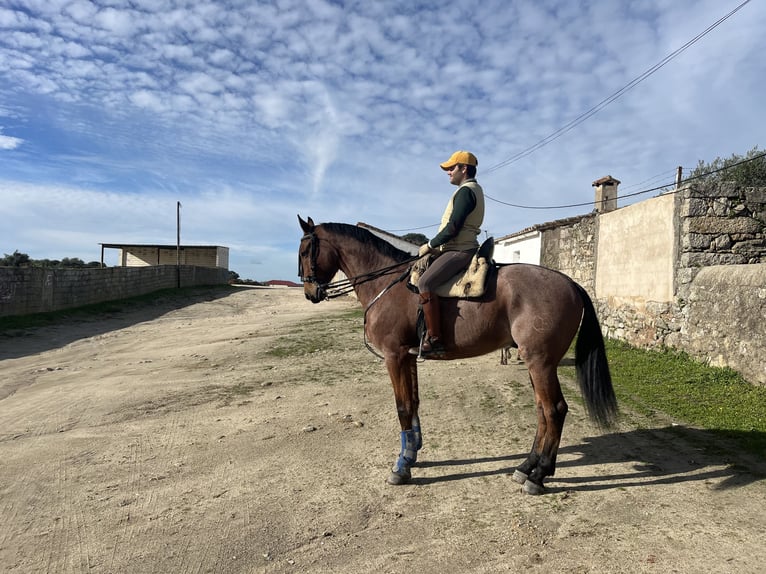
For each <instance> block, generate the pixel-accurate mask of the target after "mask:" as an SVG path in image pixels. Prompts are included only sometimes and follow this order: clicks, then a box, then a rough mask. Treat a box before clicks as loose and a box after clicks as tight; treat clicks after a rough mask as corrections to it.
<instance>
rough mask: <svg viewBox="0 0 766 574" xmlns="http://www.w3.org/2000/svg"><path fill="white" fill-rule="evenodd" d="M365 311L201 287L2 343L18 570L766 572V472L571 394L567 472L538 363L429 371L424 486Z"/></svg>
mask: <svg viewBox="0 0 766 574" xmlns="http://www.w3.org/2000/svg"><path fill="white" fill-rule="evenodd" d="M356 310H358V304H357V303H356V302H355V301H353V300H346V301H333V302H327V303H322V304H320V305H311V304H310V303H308V302H306V301H305V300H304V299H303V295H302V292H301V291H300V290H289V289H248V288H243V289H238V290H235V291H234V292H233V293H230V292H228V291H225V290H215V289H212V290H208V291H201V292H199V294H198V295H196V296H195V297H194V298H193V299H191V300H185V301H180V300H174V299H173V298H172V297H164V298H161V299H159V300H158V301H156V303H155V304H149V305H140V306H136V305H133V306H127V307H126V306H115V309H114V310H113V311H112V312H110V313H108V314H105V315H104V316H99V317H92V316H91V317H90V318H82V317H81V318H74V319H70V320H67V321H64V322H61V323H60V324H57V325H53V326H48V327H43V328H35V329H26V330H16V331H11V332H5V333H2V334H0V572H11V573H24V574H27V573H37V572H45V573H59V572H60V573H70V572H71V573H131V574H132V573H148V572H151V573H207V572H212V573H229V572H232V573H239V572H241V573H250V572H311V573H314V572H316V573H366V572H392V573H399V572H402V573H403V572H408V573H409V572H423V573H431V572H436V573H439V574H457V573H461V574H462V573H467V572H471V573H474V572H475V573H489V572H506V571H508V572H520V571H525V572H545V573H552V572H578V573H586V572H592V573H600V572H615V573H618V572H626V573H633V572H652V573H654V572H656V573H662V574H667V573H669V572H684V573H686V572H688V573H695V574H697V573H707V572H710V573H715V574H721V573H724V572H737V573H756V572H762V571H763V568H764V564H766V544H764V542H766V534H764V533H765V532H766V513H765V512H764V509H765V508H766V480H764V476H766V472H764V468H763V465H762V464H759V462H758V461H752V460H750V459H747V458H745V457H744V456H742V455H740V454H738V453H736V452H730V451H728V452H727V451H726V445H723V444H721V443H720V442H718V441H717V439H716V438H715V437H714V436H713V435H712V434H711V433H707V432H704V431H696V430H694V429H687V428H684V427H682V426H675V425H673V424H672V423H671V422H664V423H658V422H656V421H650V420H646V419H644V418H642V417H640V416H638V415H636V414H634V413H630V412H624V411H623V420H622V423H621V427H620V428H619V429H618V430H617V431H615V432H612V433H609V434H604V435H602V434H599V432H598V431H597V429H596V428H594V427H593V426H591V424H590V423H589V422H588V421H587V419H586V418H585V416H584V413H583V409H582V406H581V404H580V402H579V401H578V400H577V398H576V397H577V393H576V391H575V390H574V387H573V386H572V384H571V383H567V388H568V390H567V391H566V395H567V399H568V401H569V403H570V409H571V410H570V415H569V418H568V419H567V425H566V427H565V429H564V439H563V443H562V449H561V453H560V455H559V466H558V470H557V474H556V476H555V477H553V478H552V479H550V481H549V483H548V486H549V492H548V494H545V495H543V496H539V497H532V496H528V495H524V494H522V493H521V491H520V487H519V485H517V484H516V483H515V482H513V481H512V480H511V478H510V476H509V474H508V472H509V469H512V468H513V466H514V465H516V464H518V463H519V462H520V461H521V460H522V459H523V457H524V456H525V454H526V452H527V450H528V449H529V447H530V445H531V441H532V438H533V433H534V413H533V408H532V393H531V391H530V389H529V387H528V383H527V378H526V372H525V370H524V368H523V366H520V365H508V366H501V365H500V364H499V360H498V359H499V357H498V356H495V355H492V356H486V357H482V358H479V359H474V360H468V361H456V362H452V363H425V364H423V365H421V368H420V387H421V398H422V401H423V404H422V407H421V420H422V422H423V427H424V441H425V445H424V448H423V450H422V451H421V456H420V460H421V464H420V465H419V467H417V468H416V469H415V471H414V480H413V483H412V484H410V485H407V486H402V487H392V486H388V485H387V484H385V478H386V476H387V475H388V468H389V467H390V465H391V464H392V463H393V462H394V460H395V458H396V455H397V453H398V450H399V436H398V431H399V429H398V423H397V419H396V414H395V408H394V402H393V395H392V392H391V388H390V384H389V382H388V378H387V375H386V373H385V368H384V367H383V365H382V364H381V363H380V361H379V360H378V359H376V358H375V357H374V356H373V355H372V354H370V353H369V352H368V351H367V350H366V349H365V348H364V346H363V343H362V335H361V333H362V320H361V318H360V315H359V313H358V311H356Z"/></svg>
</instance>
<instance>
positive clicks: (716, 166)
mask: <svg viewBox="0 0 766 574" xmlns="http://www.w3.org/2000/svg"><path fill="white" fill-rule="evenodd" d="M712 172H715V173H712ZM706 174H709V175H706ZM689 179H696V180H697V181H705V182H713V183H721V182H724V181H733V182H734V183H737V184H740V185H744V186H747V187H763V186H766V152H764V151H763V150H759V149H758V146H755V147H754V148H753V149H751V150H750V151H749V152H747V153H746V154H745V155H744V156H741V155H737V154H732V156H731V157H730V158H728V159H722V158H720V157H717V158H715V159H714V160H713V161H712V162H710V163H705V162H704V161H702V160H700V161H699V163H698V164H697V167H696V168H694V170H692V172H691V174H690V176H689Z"/></svg>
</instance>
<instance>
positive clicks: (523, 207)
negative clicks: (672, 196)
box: [484, 152, 766, 209]
mask: <svg viewBox="0 0 766 574" xmlns="http://www.w3.org/2000/svg"><path fill="white" fill-rule="evenodd" d="M763 157H766V152H763V153H761V154H758V155H755V156H753V157H751V158H748V159H743V160H742V161H738V162H737V163H733V164H731V165H727V166H724V167H721V168H718V169H714V170H713V171H709V172H707V173H702V174H700V175H695V176H693V177H687V178H686V179H684V180H683V183H688V182H690V181H695V180H697V179H703V178H705V177H708V176H710V175H713V174H716V173H719V172H721V171H725V170H727V169H731V168H733V167H737V166H738V165H742V164H745V163H749V162H751V161H755V160H757V159H761V158H763ZM673 171H675V170H673ZM675 185H676V182H675V180H673V181H672V182H670V183H666V184H665V185H660V186H657V187H652V188H650V189H644V190H641V191H636V192H634V193H628V194H626V195H621V196H620V197H618V198H617V199H625V198H626V197H635V196H637V195H643V194H645V193H650V192H652V191H658V190H665V189H667V188H668V187H675ZM676 191H677V190H673V191H672V192H671V193H676ZM484 197H485V198H487V199H490V200H492V201H494V202H496V203H500V204H502V205H507V206H509V207H516V208H518V209H565V208H569V207H584V206H589V205H593V201H586V202H584V203H572V204H570V205H548V206H542V205H517V204H514V203H508V202H505V201H500V200H499V199H495V198H494V197H490V196H488V195H486V194H485V195H484Z"/></svg>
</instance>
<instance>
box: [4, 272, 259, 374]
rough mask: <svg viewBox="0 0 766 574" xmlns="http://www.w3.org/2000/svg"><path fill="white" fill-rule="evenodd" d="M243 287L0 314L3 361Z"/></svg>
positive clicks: (186, 290) (161, 293)
mask: <svg viewBox="0 0 766 574" xmlns="http://www.w3.org/2000/svg"><path fill="white" fill-rule="evenodd" d="M243 289H249V287H236V286H229V285H218V286H211V287H194V288H182V289H179V290H162V291H159V292H158V293H157V294H156V295H155V296H152V294H149V295H143V296H141V297H136V298H132V299H121V300H117V301H109V302H105V303H100V304H98V305H92V306H89V307H82V308H76V309H68V310H63V311H56V312H53V313H40V314H38V315H35V316H29V317H21V318H20V317H0V360H3V359H16V358H19V357H24V356H27V355H33V354H36V353H42V352H45V351H49V350H51V349H58V348H61V347H64V346H66V345H68V344H70V343H72V342H74V341H77V340H80V339H87V338H88V337H94V336H97V335H102V334H104V333H108V332H110V331H116V330H118V329H124V328H126V327H130V326H132V325H136V324H138V323H143V322H145V321H151V320H152V319H156V318H157V317H161V316H162V315H165V314H166V313H169V312H171V311H177V310H178V309H183V308H184V307H188V306H190V305H195V304H197V303H203V302H209V301H215V300H217V299H221V298H224V297H228V296H229V295H232V294H234V293H237V292H239V291H242V290H243ZM25 322H28V325H25V324H24V323H25ZM8 325H11V326H8Z"/></svg>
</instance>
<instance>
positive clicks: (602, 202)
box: [592, 175, 620, 213]
mask: <svg viewBox="0 0 766 574" xmlns="http://www.w3.org/2000/svg"><path fill="white" fill-rule="evenodd" d="M592 185H593V187H595V188H596V199H595V201H594V207H595V209H596V212H597V213H606V212H608V211H614V210H615V209H617V186H619V185H620V180H619V179H615V178H613V177H612V176H611V175H607V176H606V177H602V178H601V179H597V180H596V181H594V182H593V184H592Z"/></svg>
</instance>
